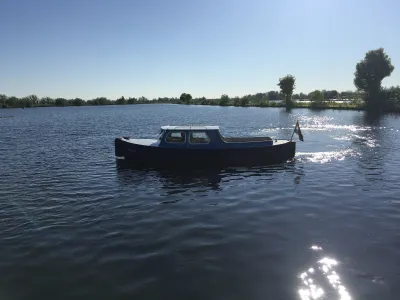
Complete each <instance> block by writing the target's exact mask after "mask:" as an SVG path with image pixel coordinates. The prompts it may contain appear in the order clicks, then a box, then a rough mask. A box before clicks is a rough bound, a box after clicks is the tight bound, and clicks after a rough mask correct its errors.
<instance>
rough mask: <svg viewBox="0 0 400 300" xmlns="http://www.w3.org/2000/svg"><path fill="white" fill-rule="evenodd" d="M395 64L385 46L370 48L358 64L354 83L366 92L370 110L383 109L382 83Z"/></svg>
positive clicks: (366, 100) (367, 104) (367, 105)
mask: <svg viewBox="0 0 400 300" xmlns="http://www.w3.org/2000/svg"><path fill="white" fill-rule="evenodd" d="M393 70H394V66H393V65H392V62H391V59H390V58H389V56H388V55H387V54H386V53H385V52H384V49H383V48H378V49H376V50H370V51H368V52H367V53H366V54H365V57H364V59H363V60H361V61H360V62H359V63H358V64H357V65H356V71H355V72H354V76H355V78H354V85H355V86H356V87H357V89H358V90H361V91H364V92H365V94H366V98H365V102H366V107H367V109H368V110H375V109H379V110H381V109H382V108H383V106H384V105H382V103H381V101H380V99H384V98H382V97H380V96H381V84H382V80H383V79H384V78H385V77H388V76H390V74H391V73H392V72H393Z"/></svg>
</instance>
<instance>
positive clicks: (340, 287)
mask: <svg viewBox="0 0 400 300" xmlns="http://www.w3.org/2000/svg"><path fill="white" fill-rule="evenodd" d="M311 249H312V250H314V251H322V248H321V247H319V246H316V245H313V246H311ZM338 265H339V262H338V261H337V260H335V259H334V258H331V257H327V256H324V257H322V258H321V259H319V260H318V261H317V262H316V266H313V267H310V268H308V270H307V271H306V272H302V273H301V274H300V275H299V279H300V285H299V288H298V293H299V295H300V299H301V300H312V299H326V298H325V297H324V296H325V295H329V296H330V297H329V299H337V300H351V296H350V293H349V292H348V291H347V289H346V287H345V286H344V284H343V283H342V281H341V278H340V276H339V274H338V272H337V270H336V268H337V266H338ZM331 295H332V296H333V297H331ZM334 295H336V296H334Z"/></svg>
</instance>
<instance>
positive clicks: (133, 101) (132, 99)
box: [128, 97, 137, 104]
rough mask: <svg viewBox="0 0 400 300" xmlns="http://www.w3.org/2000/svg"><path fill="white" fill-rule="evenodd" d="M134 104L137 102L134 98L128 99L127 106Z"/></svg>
mask: <svg viewBox="0 0 400 300" xmlns="http://www.w3.org/2000/svg"><path fill="white" fill-rule="evenodd" d="M135 102H137V99H136V98H132V97H129V99H128V104H135Z"/></svg>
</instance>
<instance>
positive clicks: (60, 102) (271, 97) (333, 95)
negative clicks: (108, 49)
mask: <svg viewBox="0 0 400 300" xmlns="http://www.w3.org/2000/svg"><path fill="white" fill-rule="evenodd" d="M320 92H321V93H322V95H323V97H324V99H326V100H336V99H337V100H341V99H348V100H353V99H357V98H359V97H360V95H359V93H357V92H354V91H344V92H338V91H336V90H321V91H320ZM312 95H313V93H308V94H304V93H299V94H293V95H292V99H294V100H307V99H311V97H312ZM283 99H284V96H283V94H282V92H280V91H269V92H265V93H256V94H248V95H245V96H243V97H232V98H231V97H229V96H228V95H227V94H223V95H222V96H221V97H220V98H206V97H199V98H192V96H191V95H190V94H188V93H182V95H181V96H180V97H171V98H170V97H159V98H154V99H148V98H146V97H139V98H133V97H128V98H125V97H124V96H122V97H120V98H118V99H115V100H111V99H108V98H106V97H97V98H94V99H91V100H84V99H81V98H74V99H65V98H51V97H42V98H39V97H37V96H36V95H29V96H26V97H22V98H18V97H15V96H11V97H8V96H6V95H4V94H0V107H1V108H22V107H46V106H87V105H125V104H144V103H171V104H199V105H221V106H227V105H232V106H249V105H251V106H265V105H267V104H268V102H269V101H278V100H283ZM270 105H271V104H270Z"/></svg>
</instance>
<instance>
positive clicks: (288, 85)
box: [278, 74, 296, 109]
mask: <svg viewBox="0 0 400 300" xmlns="http://www.w3.org/2000/svg"><path fill="white" fill-rule="evenodd" d="M278 86H279V88H280V89H281V93H282V95H283V97H284V99H285V103H286V109H290V108H291V107H293V103H292V94H293V90H294V89H295V88H296V78H295V77H294V76H292V75H290V74H289V75H286V76H285V77H282V78H279V83H278Z"/></svg>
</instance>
